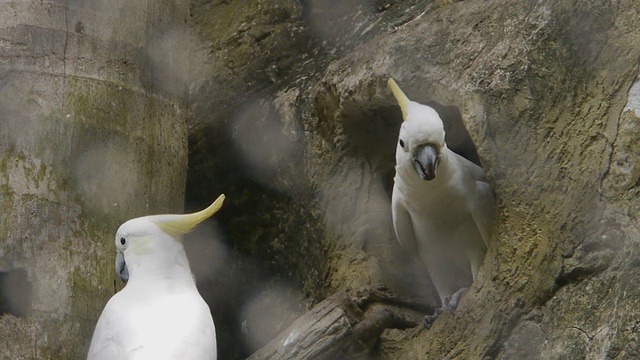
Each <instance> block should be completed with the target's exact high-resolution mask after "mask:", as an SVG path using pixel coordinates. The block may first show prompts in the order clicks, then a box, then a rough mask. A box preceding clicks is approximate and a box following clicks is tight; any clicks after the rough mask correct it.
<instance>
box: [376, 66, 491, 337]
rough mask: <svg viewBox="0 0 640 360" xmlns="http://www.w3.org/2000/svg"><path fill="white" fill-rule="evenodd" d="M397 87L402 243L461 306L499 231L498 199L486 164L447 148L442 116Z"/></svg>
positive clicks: (396, 198) (396, 194)
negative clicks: (496, 221) (495, 231)
mask: <svg viewBox="0 0 640 360" xmlns="http://www.w3.org/2000/svg"><path fill="white" fill-rule="evenodd" d="M388 85H389V87H390V88H391V90H392V91H393V93H394V96H395V97H396V99H397V101H398V104H399V105H400V107H401V109H402V114H403V117H404V122H403V123H402V126H401V128H400V134H399V139H398V145H397V149H396V175H395V178H394V182H395V183H394V187H393V195H392V214H393V225H394V228H395V231H396V236H397V238H398V241H399V242H400V244H401V245H402V247H403V248H404V249H405V250H406V251H408V252H409V253H410V254H412V255H414V256H416V257H417V258H418V259H419V260H420V262H421V263H422V264H423V265H424V266H425V267H426V268H427V270H428V272H429V275H430V276H431V280H432V282H433V284H434V286H435V287H436V290H437V291H438V295H439V297H440V301H441V304H442V307H443V308H441V309H438V310H437V311H436V313H435V314H434V315H433V316H427V317H425V326H427V327H429V325H430V323H431V322H432V321H434V320H435V318H436V317H437V315H438V314H439V313H440V312H442V311H443V310H444V309H445V308H447V307H448V308H449V310H450V311H453V309H454V308H455V306H457V301H458V299H459V297H460V296H461V295H462V294H463V293H464V291H466V289H467V287H468V286H470V285H471V283H472V282H473V280H475V277H476V274H477V272H478V269H479V267H480V265H481V263H482V261H483V259H484V255H485V253H486V250H487V247H488V246H489V241H490V239H491V236H492V224H493V218H494V214H495V210H494V207H495V204H494V199H493V195H492V192H491V187H490V186H489V184H488V183H487V181H486V176H485V172H484V170H483V169H482V168H481V167H479V166H477V165H475V164H474V163H472V162H471V161H469V160H467V159H465V158H463V157H462V156H460V155H458V154H456V153H454V152H453V151H451V150H449V148H447V144H446V143H445V132H444V126H443V123H442V120H441V119H440V116H439V115H438V113H437V112H436V111H435V110H434V109H433V108H431V107H429V106H426V105H422V104H419V103H417V102H413V101H411V100H409V99H408V98H407V97H406V95H405V94H404V93H403V92H402V90H400V88H399V87H398V85H397V84H396V83H395V81H394V80H393V79H389V83H388Z"/></svg>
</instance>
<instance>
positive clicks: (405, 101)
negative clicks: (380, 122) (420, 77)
mask: <svg viewBox="0 0 640 360" xmlns="http://www.w3.org/2000/svg"><path fill="white" fill-rule="evenodd" d="M387 85H388V86H389V89H391V91H392V92H393V96H394V97H395V98H396V101H398V105H400V110H402V118H403V119H404V120H407V106H408V105H409V101H411V100H409V98H408V97H407V95H405V94H404V93H403V92H402V90H401V89H400V87H399V86H398V84H396V82H395V80H393V78H389V81H387Z"/></svg>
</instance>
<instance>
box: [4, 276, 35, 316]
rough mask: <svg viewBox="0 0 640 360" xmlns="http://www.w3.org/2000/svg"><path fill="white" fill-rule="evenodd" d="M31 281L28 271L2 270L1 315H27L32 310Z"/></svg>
mask: <svg viewBox="0 0 640 360" xmlns="http://www.w3.org/2000/svg"><path fill="white" fill-rule="evenodd" d="M31 293H32V289H31V283H30V282H29V279H28V276H27V271H26V270H24V269H12V270H8V271H0V316H3V315H7V314H10V315H14V316H17V317H20V318H24V317H27V315H28V314H29V312H30V311H31Z"/></svg>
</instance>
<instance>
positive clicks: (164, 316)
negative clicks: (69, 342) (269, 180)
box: [88, 195, 224, 360]
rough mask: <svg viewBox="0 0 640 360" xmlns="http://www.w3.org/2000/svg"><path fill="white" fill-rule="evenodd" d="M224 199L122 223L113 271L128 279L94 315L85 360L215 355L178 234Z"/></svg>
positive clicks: (204, 309) (212, 335)
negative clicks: (187, 210) (188, 211)
mask: <svg viewBox="0 0 640 360" xmlns="http://www.w3.org/2000/svg"><path fill="white" fill-rule="evenodd" d="M223 201H224V195H221V196H220V197H218V199H217V200H216V201H215V202H214V203H213V204H211V206H209V207H208V208H206V209H204V210H202V211H200V212H197V213H193V214H187V215H155V216H145V217H141V218H136V219H132V220H129V221H127V222H125V223H124V224H122V226H120V228H119V229H118V231H117V233H116V248H117V255H116V273H117V274H118V276H120V277H121V278H123V280H128V281H127V284H126V286H125V287H124V289H122V290H121V291H120V292H118V293H117V294H115V295H114V296H113V297H112V298H111V299H110V300H109V302H107V305H106V306H105V308H104V310H103V311H102V314H101V315H100V318H99V319H98V323H97V324H96V328H95V330H94V333H93V338H92V340H91V346H90V348H89V355H88V359H89V360H113V359H193V360H201V359H202V360H204V359H207V360H211V359H216V358H217V349H216V332H215V326H214V324H213V319H212V317H211V313H210V311H209V307H208V306H207V304H206V303H205V302H204V300H203V299H202V297H201V296H200V294H199V293H198V290H197V289H196V284H195V281H194V279H193V275H192V273H191V269H190V267H189V261H188V260H187V257H186V254H185V252H184V248H183V247H182V243H181V241H180V237H181V235H183V234H184V233H186V232H188V231H189V230H191V229H192V228H193V227H195V226H196V225H197V224H198V223H200V222H202V221H204V220H205V219H206V218H208V217H210V216H211V215H213V214H214V213H215V212H216V211H218V209H219V208H220V207H221V206H222V202H223Z"/></svg>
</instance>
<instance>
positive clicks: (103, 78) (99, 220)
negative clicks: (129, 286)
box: [0, 0, 188, 359]
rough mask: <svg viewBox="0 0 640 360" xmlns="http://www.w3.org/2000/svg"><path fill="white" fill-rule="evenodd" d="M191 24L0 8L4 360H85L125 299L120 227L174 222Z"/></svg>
mask: <svg viewBox="0 0 640 360" xmlns="http://www.w3.org/2000/svg"><path fill="white" fill-rule="evenodd" d="M187 19H188V3H185V2H183V1H171V0H169V1H159V2H157V1H143V2H130V1H89V2H87V1H73V0H69V1H9V2H2V3H1V4H0V208H1V209H2V211H0V272H1V273H0V280H1V281H0V310H2V313H0V357H2V358H7V359H45V358H46V359H82V358H85V357H86V351H87V349H88V346H89V342H90V340H91V335H92V333H93V327H94V326H95V323H96V320H97V318H98V316H99V315H100V312H101V311H102V308H103V307H104V305H105V303H106V301H107V300H108V299H109V297H110V296H111V295H113V293H114V292H115V291H116V290H118V289H119V288H120V287H121V286H120V283H119V281H118V282H116V277H115V272H114V265H113V264H114V263H113V261H114V244H113V236H114V234H115V231H116V229H117V227H118V226H119V225H120V223H122V222H123V221H124V220H127V219H129V218H131V217H135V216H141V215H145V214H149V213H155V212H167V211H181V207H182V204H183V184H184V181H185V170H186V160H187V158H186V156H187V144H186V140H187V139H186V109H185V105H186V95H187V86H186V85H187V81H186V76H182V77H181V76H179V74H180V72H179V71H178V72H176V70H177V69H181V68H183V67H184V66H185V64H186V58H181V57H180V56H181V54H184V52H180V51H178V54H176V55H171V52H169V51H168V50H170V49H171V50H172V51H175V49H176V48H177V47H178V45H179V44H186V40H187V36H186V31H185V30H186V29H185V28H184V26H185V22H186V21H187ZM185 48H186V47H185ZM176 73H177V74H178V76H176V75H175V74H176ZM182 74H184V71H182Z"/></svg>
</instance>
